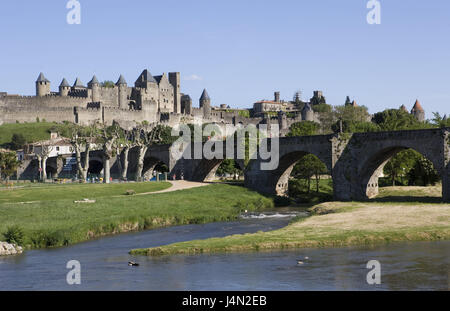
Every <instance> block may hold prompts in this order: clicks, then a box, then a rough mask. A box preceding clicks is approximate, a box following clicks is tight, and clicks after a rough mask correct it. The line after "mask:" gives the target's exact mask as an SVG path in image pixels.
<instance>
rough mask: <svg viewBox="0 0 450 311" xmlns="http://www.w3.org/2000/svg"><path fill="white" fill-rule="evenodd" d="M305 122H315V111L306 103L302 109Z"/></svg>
mask: <svg viewBox="0 0 450 311" xmlns="http://www.w3.org/2000/svg"><path fill="white" fill-rule="evenodd" d="M302 120H303V121H314V111H313V109H312V108H311V105H310V104H309V103H306V104H305V106H304V107H303V109H302Z"/></svg>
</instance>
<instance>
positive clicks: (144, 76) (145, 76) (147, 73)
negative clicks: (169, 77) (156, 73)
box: [136, 69, 156, 83]
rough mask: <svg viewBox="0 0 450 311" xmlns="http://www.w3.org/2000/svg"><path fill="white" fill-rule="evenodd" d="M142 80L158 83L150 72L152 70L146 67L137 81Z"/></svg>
mask: <svg viewBox="0 0 450 311" xmlns="http://www.w3.org/2000/svg"><path fill="white" fill-rule="evenodd" d="M141 82H144V83H145V82H153V83H156V80H155V78H153V76H152V74H151V73H150V71H148V70H147V69H145V70H144V71H142V73H141V74H140V75H139V78H138V79H137V81H136V83H141Z"/></svg>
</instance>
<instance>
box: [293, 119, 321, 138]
mask: <svg viewBox="0 0 450 311" xmlns="http://www.w3.org/2000/svg"><path fill="white" fill-rule="evenodd" d="M319 129H320V124H318V123H316V122H313V121H303V122H297V123H294V124H292V125H291V127H290V128H289V133H288V134H287V136H311V135H316V134H317V133H318V131H319Z"/></svg>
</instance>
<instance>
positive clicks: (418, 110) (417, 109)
mask: <svg viewBox="0 0 450 311" xmlns="http://www.w3.org/2000/svg"><path fill="white" fill-rule="evenodd" d="M411 114H412V115H414V116H415V117H416V119H417V120H419V121H420V122H423V121H425V111H424V110H423V108H422V105H420V102H419V100H416V103H415V104H414V107H413V108H412V109H411Z"/></svg>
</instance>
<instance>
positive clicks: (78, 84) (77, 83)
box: [73, 78, 84, 87]
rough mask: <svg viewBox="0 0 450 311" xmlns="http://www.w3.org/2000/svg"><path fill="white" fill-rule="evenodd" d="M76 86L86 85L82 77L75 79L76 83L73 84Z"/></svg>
mask: <svg viewBox="0 0 450 311" xmlns="http://www.w3.org/2000/svg"><path fill="white" fill-rule="evenodd" d="M73 86H74V87H84V85H83V82H81V80H80V78H77V79H76V80H75V83H74V84H73Z"/></svg>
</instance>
